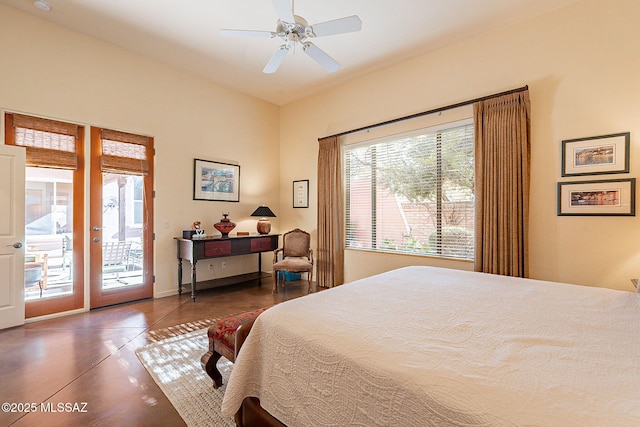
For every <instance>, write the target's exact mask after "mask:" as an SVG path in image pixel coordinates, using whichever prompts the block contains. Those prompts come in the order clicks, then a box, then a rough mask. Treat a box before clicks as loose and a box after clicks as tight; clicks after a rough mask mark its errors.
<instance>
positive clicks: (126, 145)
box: [100, 129, 152, 175]
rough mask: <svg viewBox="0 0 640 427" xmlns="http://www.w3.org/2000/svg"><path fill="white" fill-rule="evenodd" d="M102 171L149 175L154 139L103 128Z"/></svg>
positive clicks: (101, 132)
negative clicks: (151, 148) (150, 151)
mask: <svg viewBox="0 0 640 427" xmlns="http://www.w3.org/2000/svg"><path fill="white" fill-rule="evenodd" d="M100 138H101V140H102V157H101V158H102V164H101V169H102V172H108V173H120V174H132V175H148V174H149V161H148V159H149V156H150V155H151V154H150V153H149V150H150V147H151V142H152V139H151V138H150V137H148V136H142V135H135V134H132V133H126V132H120V131H115V130H110V129H101V131H100Z"/></svg>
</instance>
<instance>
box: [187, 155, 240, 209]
mask: <svg viewBox="0 0 640 427" xmlns="http://www.w3.org/2000/svg"><path fill="white" fill-rule="evenodd" d="M193 200H214V201H221V202H239V201H240V166H239V165H233V164H229V163H220V162H213V161H210V160H202V159H194V161H193Z"/></svg>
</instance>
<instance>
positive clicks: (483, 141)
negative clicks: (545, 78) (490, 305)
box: [474, 90, 531, 277]
mask: <svg viewBox="0 0 640 427" xmlns="http://www.w3.org/2000/svg"><path fill="white" fill-rule="evenodd" d="M530 110H531V108H530V102H529V92H528V90H525V91H521V92H516V93H513V94H509V95H503V96H499V97H496V98H492V99H488V100H485V101H480V102H477V103H475V104H474V119H475V156H476V158H475V164H476V166H475V174H476V178H475V179H476V191H475V194H476V244H475V250H476V255H475V270H476V271H481V272H485V273H493V274H501V275H506V276H516V277H528V275H529V272H528V259H527V258H528V247H527V246H528V243H529V239H528V226H529V164H530V154H529V150H530V133H531V132H530V125H531V124H530V121H531V112H530Z"/></svg>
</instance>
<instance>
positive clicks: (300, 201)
mask: <svg viewBox="0 0 640 427" xmlns="http://www.w3.org/2000/svg"><path fill="white" fill-rule="evenodd" d="M293 207H294V208H308V207H309V180H308V179H303V180H300V181H293Z"/></svg>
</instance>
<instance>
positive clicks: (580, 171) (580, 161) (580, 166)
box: [562, 132, 631, 176]
mask: <svg viewBox="0 0 640 427" xmlns="http://www.w3.org/2000/svg"><path fill="white" fill-rule="evenodd" d="M630 139H631V134H630V132H624V133H616V134H612V135H602V136H592V137H589V138H578V139H567V140H565V141H562V176H579V175H599V174H605V173H627V172H629V145H630Z"/></svg>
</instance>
